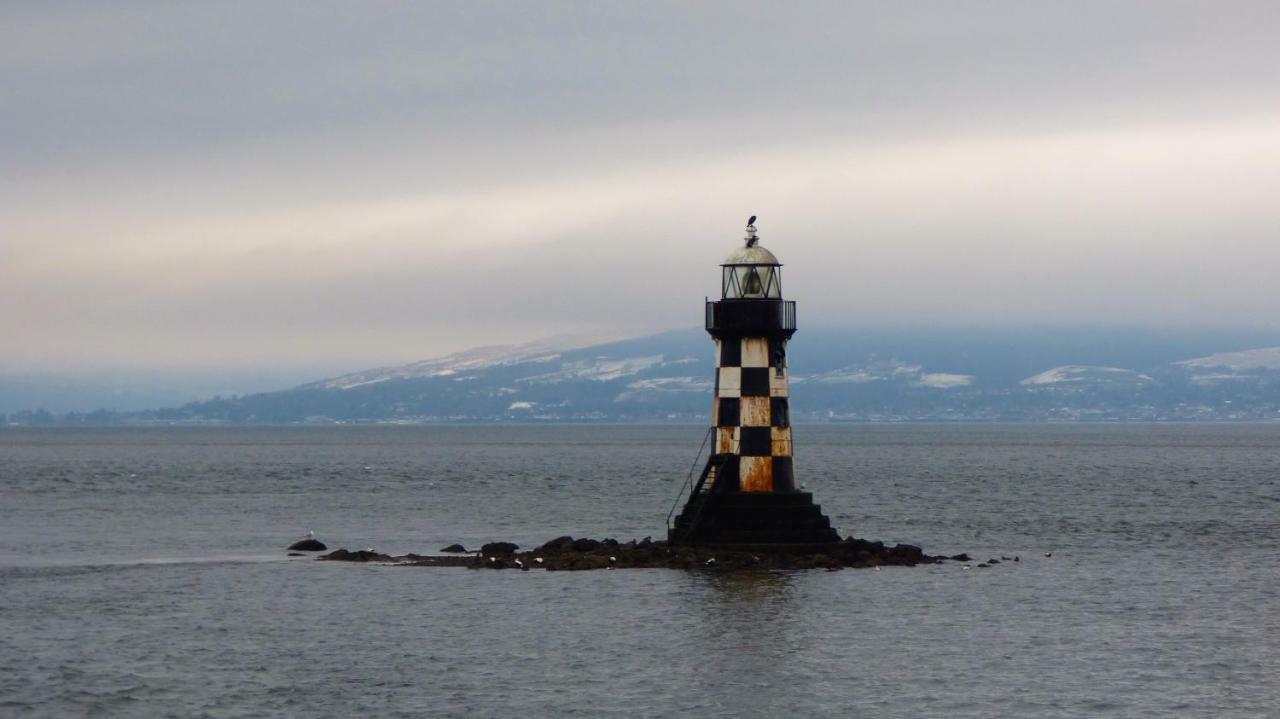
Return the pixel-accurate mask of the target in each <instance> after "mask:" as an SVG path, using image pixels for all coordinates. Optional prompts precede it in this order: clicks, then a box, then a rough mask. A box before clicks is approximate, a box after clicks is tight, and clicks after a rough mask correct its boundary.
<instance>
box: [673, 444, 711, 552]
mask: <svg viewBox="0 0 1280 719" xmlns="http://www.w3.org/2000/svg"><path fill="white" fill-rule="evenodd" d="M715 431H716V428H715V427H708V428H707V433H706V434H704V435H702V444H701V445H699V446H698V453H697V454H696V455H694V457H693V464H691V465H689V476H688V477H686V478H685V480H684V482H683V483H682V484H681V485H680V491H678V492H676V499H675V501H674V502H672V503H671V511H670V512H667V529H671V518H672V517H674V516H675V514H676V508H677V507H679V506H680V499H681V498H682V497H684V493H685V492H686V491H688V492H689V495H690V496H693V473H694V472H696V471H698V461H699V460H700V459H702V450H704V449H706V448H707V441H708V440H710V439H711V435H712V434H714V433H715Z"/></svg>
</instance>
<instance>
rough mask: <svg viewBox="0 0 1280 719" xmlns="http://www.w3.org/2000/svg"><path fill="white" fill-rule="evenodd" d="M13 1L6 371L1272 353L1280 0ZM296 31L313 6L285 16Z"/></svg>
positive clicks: (1, 147) (1, 62) (1277, 254)
mask: <svg viewBox="0 0 1280 719" xmlns="http://www.w3.org/2000/svg"><path fill="white" fill-rule="evenodd" d="M786 6H787V7H788V8H793V9H789V10H784V9H781V5H780V4H769V3H761V4H748V3H724V4H711V3H702V4H691V3H672V4H662V3H654V2H646V3H633V4H626V5H622V4H616V3H586V2H584V3H579V4H560V3H537V4H535V3H524V4H518V3H500V4H499V3H494V4H485V3H478V2H465V3H454V4H452V5H448V6H446V5H444V4H422V3H420V4H409V3H405V4H381V3H376V2H355V3H353V2H348V1H345V0H344V1H343V2H334V3H323V2H311V3H306V4H296V3H289V4H280V5H273V4H270V3H265V2H262V0H253V1H252V2H243V3H234V2H219V3H208V2H202V3H192V4H182V3H173V2H165V3H160V2H157V3H153V4H133V3H127V2H113V3H83V4H75V3H50V2H32V3H27V4H23V3H12V2H11V3H6V4H5V5H4V7H3V9H0V369H21V368H35V367H68V368H75V367H79V368H85V367H101V366H119V367H126V366H127V367H165V368H178V367H188V366H190V367H214V366H225V367H255V366H257V367H273V366H302V365H309V366H311V365H314V366H327V367H350V368H359V367H364V366H369V365H378V364H387V363H398V362H404V361H410V360H414V359H419V358H422V357H426V356H430V355H434V354H439V353H442V352H447V351H452V350H456V349H461V348H464V347H469V346H473V345H476V344H487V343H498V342H508V341H523V340H529V339H533V338H536V337H540V336H545V335H550V334H557V333H566V332H569V333H578V332H592V333H594V332H639V331H644V330H648V329H663V328H668V327H680V326H690V325H697V324H698V323H699V322H700V321H701V312H702V308H701V301H702V298H703V296H704V295H708V294H712V293H715V292H717V291H718V268H717V264H718V263H719V262H720V260H721V259H722V258H723V256H724V255H725V254H727V253H728V252H729V251H730V250H732V249H733V248H734V247H735V246H736V244H737V243H738V242H739V241H740V240H739V238H740V236H741V226H742V224H743V221H744V219H745V218H746V217H747V216H748V215H750V214H753V213H754V214H758V215H759V216H760V218H761V219H760V222H759V226H760V231H761V237H762V244H764V245H766V246H767V247H769V248H770V249H772V250H773V251H775V252H776V253H777V254H778V255H779V257H780V258H781V259H782V261H783V262H784V263H785V264H786V265H787V267H786V269H785V270H784V291H785V292H786V294H787V295H789V296H790V297H791V298H792V299H796V300H799V301H800V302H801V303H802V304H801V310H800V311H801V317H802V322H815V323H816V322H821V323H825V324H831V323H837V322H839V323H847V324H855V325H856V324H863V325H865V324H944V325H948V324H949V325H963V324H985V325H1001V324H1011V323H1036V324H1061V323H1091V322H1105V323H1138V324H1197V323H1208V324H1219V323H1230V324H1240V325H1258V326H1267V327H1274V326H1276V324H1277V320H1276V318H1277V317H1280V292H1277V289H1276V284H1277V281H1276V277H1277V274H1278V272H1277V268H1280V243H1278V242H1277V241H1276V240H1277V228H1280V3H1275V2H1258V3H1205V2H1185V3H1184V2H1160V3H1150V2H1140V3H1132V4H1127V3H1106V4H1101V3H1089V2H1070V3H1065V2H1044V3H1036V2H1005V3H983V2H965V3H955V2H945V3H936V4H931V3H883V2H881V3H867V4H855V3H850V2H838V3H829V4H816V3H808V4H800V5H795V4H791V3H788V4H786ZM304 8H305V11H304V10H303V9H304Z"/></svg>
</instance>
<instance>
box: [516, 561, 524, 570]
mask: <svg viewBox="0 0 1280 719" xmlns="http://www.w3.org/2000/svg"><path fill="white" fill-rule="evenodd" d="M516 566H517V567H520V568H521V569H524V562H522V561H520V560H519V559H517V560H516Z"/></svg>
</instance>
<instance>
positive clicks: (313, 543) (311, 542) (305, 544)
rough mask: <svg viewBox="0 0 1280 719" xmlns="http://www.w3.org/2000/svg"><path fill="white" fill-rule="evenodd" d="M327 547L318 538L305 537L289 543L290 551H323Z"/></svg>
mask: <svg viewBox="0 0 1280 719" xmlns="http://www.w3.org/2000/svg"><path fill="white" fill-rule="evenodd" d="M326 549H328V547H326V546H325V544H324V542H321V541H320V540H318V539H303V540H301V541H298V542H294V543H293V544H290V545H289V551H290V552H323V551H324V550H326Z"/></svg>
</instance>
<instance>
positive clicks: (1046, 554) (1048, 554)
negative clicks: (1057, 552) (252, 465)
mask: <svg viewBox="0 0 1280 719" xmlns="http://www.w3.org/2000/svg"><path fill="white" fill-rule="evenodd" d="M1044 556H1046V557H1052V556H1053V552H1045V553H1044Z"/></svg>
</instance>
